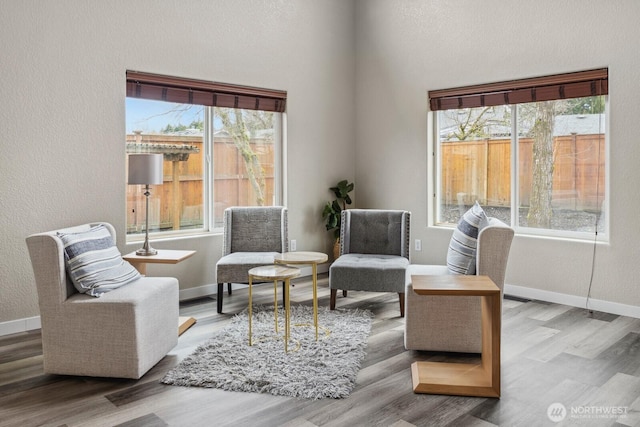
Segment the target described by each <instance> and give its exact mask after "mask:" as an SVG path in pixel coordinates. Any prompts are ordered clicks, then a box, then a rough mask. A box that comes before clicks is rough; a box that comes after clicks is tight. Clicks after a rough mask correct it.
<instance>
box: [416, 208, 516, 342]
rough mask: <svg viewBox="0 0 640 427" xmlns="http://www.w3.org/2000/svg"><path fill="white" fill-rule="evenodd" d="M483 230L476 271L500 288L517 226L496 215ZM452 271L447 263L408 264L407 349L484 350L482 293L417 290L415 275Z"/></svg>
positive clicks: (478, 248)
mask: <svg viewBox="0 0 640 427" xmlns="http://www.w3.org/2000/svg"><path fill="white" fill-rule="evenodd" d="M488 219H489V225H488V226H487V227H484V228H483V229H481V230H480V233H479V234H478V241H477V245H478V246H477V252H476V274H477V275H483V276H489V277H490V278H491V280H493V282H494V283H495V284H496V285H497V286H498V287H499V288H500V291H501V294H502V290H503V288H504V277H505V272H506V269H507V261H508V259H509V250H510V248H511V241H512V240H513V234H514V232H513V229H512V228H510V227H508V226H507V225H506V224H504V223H503V222H501V221H500V220H498V219H496V218H491V217H489V218H488ZM444 274H449V272H448V270H447V266H446V265H417V264H412V265H410V266H409V268H407V277H406V310H407V312H406V317H405V333H404V346H405V348H406V349H407V350H424V351H446V352H459V353H480V352H481V351H482V336H481V318H480V299H479V298H478V297H460V296H430V295H418V294H416V293H415V292H413V287H412V286H411V275H444Z"/></svg>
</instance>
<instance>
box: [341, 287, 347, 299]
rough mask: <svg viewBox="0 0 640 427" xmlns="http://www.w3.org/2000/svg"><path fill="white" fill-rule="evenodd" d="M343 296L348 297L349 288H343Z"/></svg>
mask: <svg viewBox="0 0 640 427" xmlns="http://www.w3.org/2000/svg"><path fill="white" fill-rule="evenodd" d="M342 296H343V297H345V298H346V297H347V290H346V289H343V290H342Z"/></svg>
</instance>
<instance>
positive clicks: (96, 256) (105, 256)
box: [58, 225, 140, 297]
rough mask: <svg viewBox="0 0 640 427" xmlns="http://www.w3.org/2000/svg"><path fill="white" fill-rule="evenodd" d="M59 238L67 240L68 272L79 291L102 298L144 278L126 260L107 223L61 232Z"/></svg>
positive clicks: (65, 251) (66, 259)
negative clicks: (84, 229) (81, 230)
mask: <svg viewBox="0 0 640 427" xmlns="http://www.w3.org/2000/svg"><path fill="white" fill-rule="evenodd" d="M58 237H60V239H61V240H62V242H63V243H64V258H65V263H66V268H67V273H68V274H69V276H70V277H71V281H72V282H73V285H74V286H75V287H76V289H77V290H78V292H80V293H86V294H88V295H91V296H94V297H99V296H100V295H102V294H104V293H105V292H109V291H112V290H114V289H117V288H119V287H120V286H123V285H126V284H127V283H130V282H133V281H134V280H137V279H139V278H140V273H138V271H137V270H136V269H135V268H134V267H133V266H132V265H131V264H129V263H128V262H127V261H125V260H123V259H122V255H121V254H120V251H119V250H118V248H117V247H116V246H115V242H114V241H113V237H112V236H111V233H109V230H107V228H106V227H105V226H104V225H97V226H95V227H92V228H90V229H89V230H87V231H83V232H79V233H58Z"/></svg>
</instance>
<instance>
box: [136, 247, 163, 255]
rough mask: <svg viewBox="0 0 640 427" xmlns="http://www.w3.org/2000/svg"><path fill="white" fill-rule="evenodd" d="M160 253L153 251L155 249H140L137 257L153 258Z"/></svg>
mask: <svg viewBox="0 0 640 427" xmlns="http://www.w3.org/2000/svg"><path fill="white" fill-rule="evenodd" d="M157 254H158V251H157V250H155V249H153V248H140V249H138V250H137V251H136V255H139V256H151V255H157Z"/></svg>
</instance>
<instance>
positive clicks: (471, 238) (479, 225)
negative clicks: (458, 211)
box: [447, 202, 489, 274]
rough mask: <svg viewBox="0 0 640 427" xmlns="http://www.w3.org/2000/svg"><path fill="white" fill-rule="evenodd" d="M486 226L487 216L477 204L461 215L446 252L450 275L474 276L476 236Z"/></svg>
mask: <svg viewBox="0 0 640 427" xmlns="http://www.w3.org/2000/svg"><path fill="white" fill-rule="evenodd" d="M488 224H489V220H488V219H487V215H486V214H485V212H484V210H483V209H482V207H480V204H478V202H476V203H475V204H474V205H473V206H472V207H471V209H469V210H468V211H467V212H465V213H464V215H462V218H460V221H459V222H458V226H457V227H456V229H455V230H454V231H453V235H452V236H451V241H450V242H449V250H448V251H447V269H448V270H449V273H450V274H476V251H477V247H478V234H479V233H480V230H482V229H483V228H484V227H486V226H487V225H488Z"/></svg>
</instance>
